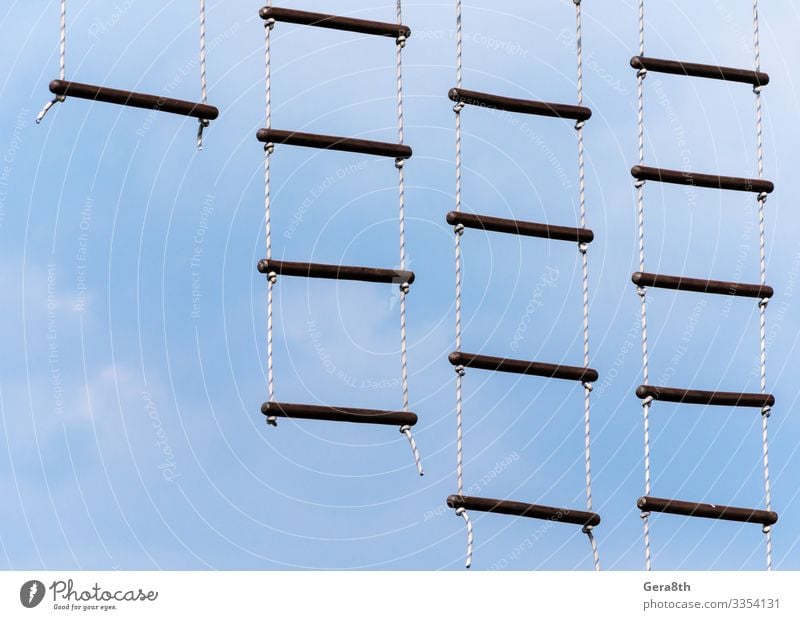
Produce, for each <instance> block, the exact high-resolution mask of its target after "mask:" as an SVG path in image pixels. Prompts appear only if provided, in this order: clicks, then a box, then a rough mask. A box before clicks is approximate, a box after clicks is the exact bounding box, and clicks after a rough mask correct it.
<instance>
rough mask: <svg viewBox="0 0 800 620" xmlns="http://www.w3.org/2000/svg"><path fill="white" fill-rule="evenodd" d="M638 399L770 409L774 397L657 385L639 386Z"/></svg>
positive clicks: (770, 395)
mask: <svg viewBox="0 0 800 620" xmlns="http://www.w3.org/2000/svg"><path fill="white" fill-rule="evenodd" d="M636 396H638V397H639V398H647V397H651V398H652V399H653V400H663V401H666V402H670V403H684V404H687V405H723V406H727V407H759V408H764V407H772V405H774V404H775V397H774V396H773V395H772V394H758V393H751V392H710V391H704V390H685V389H682V388H669V387H661V386H657V385H640V386H639V387H638V388H636Z"/></svg>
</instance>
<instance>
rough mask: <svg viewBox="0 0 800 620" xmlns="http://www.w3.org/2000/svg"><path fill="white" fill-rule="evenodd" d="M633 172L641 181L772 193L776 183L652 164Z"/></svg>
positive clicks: (635, 167)
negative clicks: (660, 166) (657, 166)
mask: <svg viewBox="0 0 800 620" xmlns="http://www.w3.org/2000/svg"><path fill="white" fill-rule="evenodd" d="M631 174H632V175H633V176H634V178H636V179H639V180H640V181H657V182H659V183H677V184H678V185H694V186H696V187H710V188H711V189H733V190H737V191H740V192H755V193H761V192H766V193H767V194H769V193H772V191H773V190H774V189H775V185H774V184H773V183H772V181H765V180H764V179H746V178H744V177H722V176H717V175H715V174H699V173H697V172H686V171H684V170H667V169H666V168H652V167H650V166H634V167H633V168H631Z"/></svg>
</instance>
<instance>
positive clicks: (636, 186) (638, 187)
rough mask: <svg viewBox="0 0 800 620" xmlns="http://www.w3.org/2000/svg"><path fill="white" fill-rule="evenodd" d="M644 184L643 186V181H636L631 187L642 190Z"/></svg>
mask: <svg viewBox="0 0 800 620" xmlns="http://www.w3.org/2000/svg"><path fill="white" fill-rule="evenodd" d="M644 184H645V180H644V179H637V180H636V183H634V184H633V186H634V187H635V188H636V189H642V188H643V187H644Z"/></svg>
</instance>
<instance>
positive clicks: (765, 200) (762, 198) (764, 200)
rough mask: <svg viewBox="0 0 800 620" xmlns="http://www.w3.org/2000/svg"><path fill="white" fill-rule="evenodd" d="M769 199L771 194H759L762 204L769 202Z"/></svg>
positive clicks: (759, 200)
mask: <svg viewBox="0 0 800 620" xmlns="http://www.w3.org/2000/svg"><path fill="white" fill-rule="evenodd" d="M768 197H769V194H768V193H767V192H760V193H759V194H758V202H762V203H763V202H767V198H768Z"/></svg>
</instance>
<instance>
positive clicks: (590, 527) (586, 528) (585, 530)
mask: <svg viewBox="0 0 800 620" xmlns="http://www.w3.org/2000/svg"><path fill="white" fill-rule="evenodd" d="M579 3H580V0H579V1H578V2H576V3H575V4H579ZM593 529H594V526H593V525H588V524H587V525H584V526H583V528H581V532H583V533H584V534H586V535H587V536H588V535H589V534H591V533H592V530H593Z"/></svg>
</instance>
